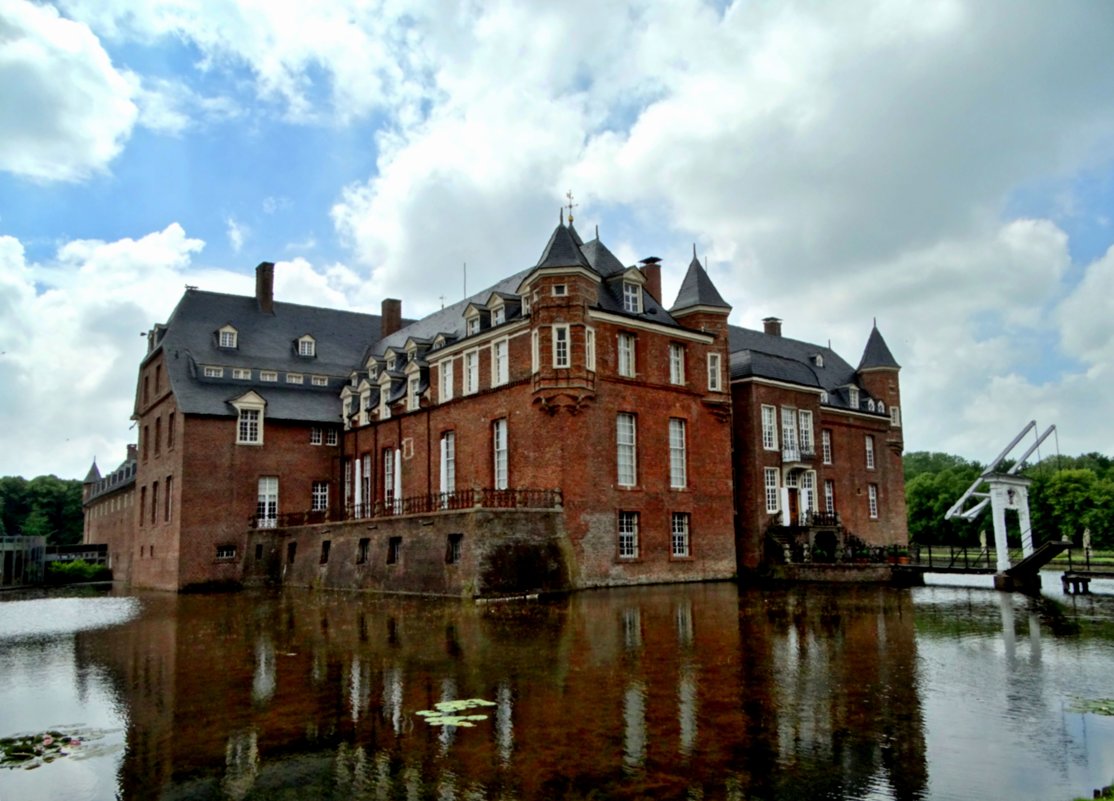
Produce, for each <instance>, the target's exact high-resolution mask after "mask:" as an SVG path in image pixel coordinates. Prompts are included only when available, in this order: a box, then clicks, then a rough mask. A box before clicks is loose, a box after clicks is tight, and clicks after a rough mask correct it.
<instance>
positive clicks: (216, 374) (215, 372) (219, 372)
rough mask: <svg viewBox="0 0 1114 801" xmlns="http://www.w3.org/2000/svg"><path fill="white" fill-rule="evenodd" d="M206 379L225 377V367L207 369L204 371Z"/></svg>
mask: <svg viewBox="0 0 1114 801" xmlns="http://www.w3.org/2000/svg"><path fill="white" fill-rule="evenodd" d="M204 374H205V377H206V378H221V377H223V376H224V368H223V367H206V368H205V370H204Z"/></svg>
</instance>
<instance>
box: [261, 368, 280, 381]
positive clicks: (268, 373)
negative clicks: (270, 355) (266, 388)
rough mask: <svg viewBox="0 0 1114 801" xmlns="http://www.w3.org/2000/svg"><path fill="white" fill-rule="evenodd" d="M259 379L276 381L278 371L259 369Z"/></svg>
mask: <svg viewBox="0 0 1114 801" xmlns="http://www.w3.org/2000/svg"><path fill="white" fill-rule="evenodd" d="M259 380H260V381H267V382H274V381H278V371H276V370H260V371H259Z"/></svg>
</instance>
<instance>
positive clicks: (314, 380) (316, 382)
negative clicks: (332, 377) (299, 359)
mask: <svg viewBox="0 0 1114 801" xmlns="http://www.w3.org/2000/svg"><path fill="white" fill-rule="evenodd" d="M310 383H311V384H313V386H315V387H327V386H329V379H328V377H327V376H323V375H315V376H311V377H310Z"/></svg>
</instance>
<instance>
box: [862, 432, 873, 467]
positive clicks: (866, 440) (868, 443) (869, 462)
mask: <svg viewBox="0 0 1114 801" xmlns="http://www.w3.org/2000/svg"><path fill="white" fill-rule="evenodd" d="M863 447H864V448H865V449H866V469H867V470H873V469H874V437H873V436H872V435H870V434H867V435H866V436H864V437H863Z"/></svg>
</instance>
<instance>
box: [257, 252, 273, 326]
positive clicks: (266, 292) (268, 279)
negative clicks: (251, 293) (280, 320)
mask: <svg viewBox="0 0 1114 801" xmlns="http://www.w3.org/2000/svg"><path fill="white" fill-rule="evenodd" d="M255 302H256V303H257V304H258V305H259V311H261V312H263V313H264V314H274V313H275V264H274V262H271V261H263V262H260V263H259V266H258V267H256V268H255Z"/></svg>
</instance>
